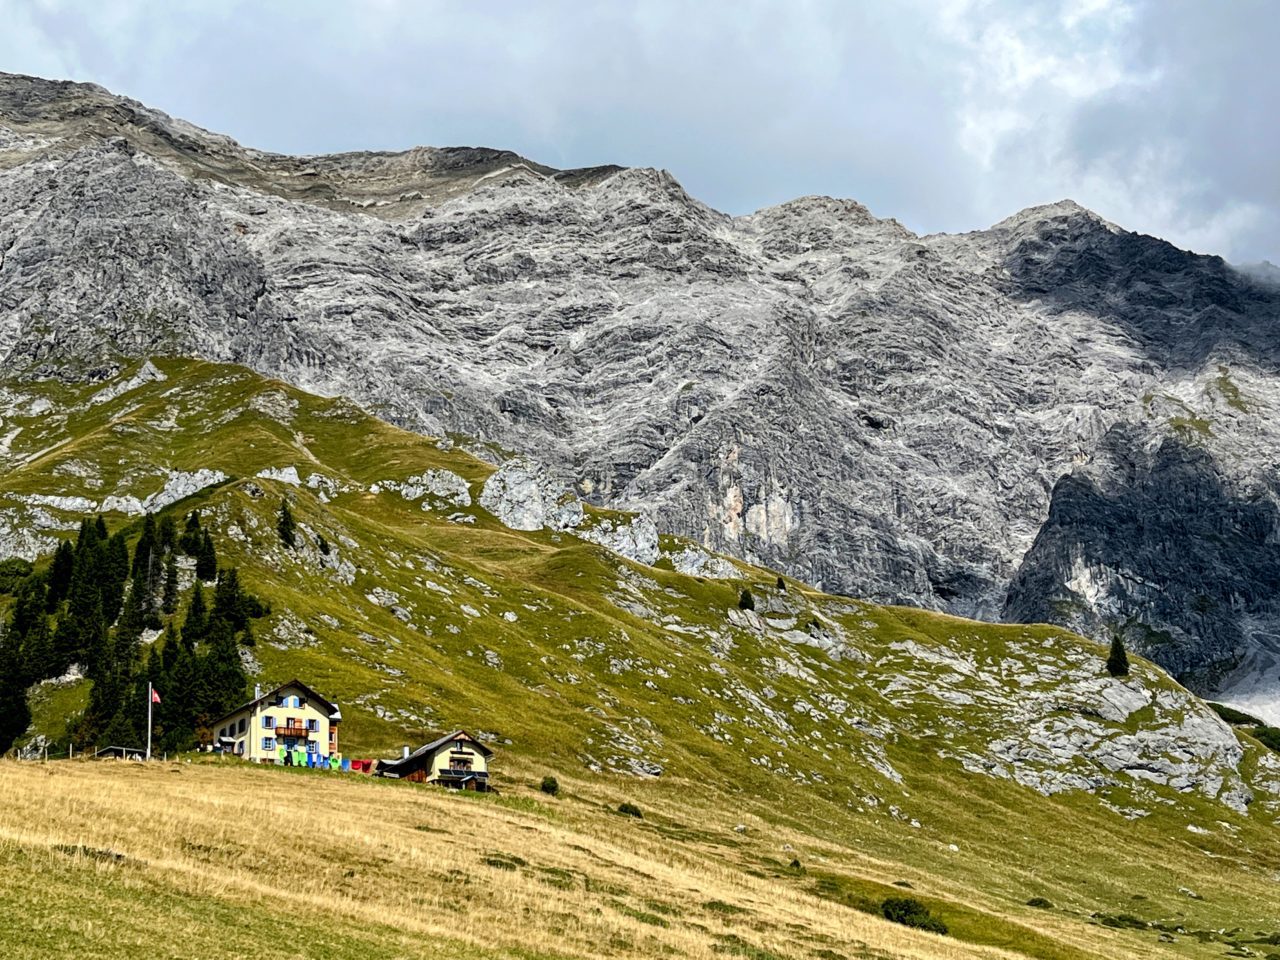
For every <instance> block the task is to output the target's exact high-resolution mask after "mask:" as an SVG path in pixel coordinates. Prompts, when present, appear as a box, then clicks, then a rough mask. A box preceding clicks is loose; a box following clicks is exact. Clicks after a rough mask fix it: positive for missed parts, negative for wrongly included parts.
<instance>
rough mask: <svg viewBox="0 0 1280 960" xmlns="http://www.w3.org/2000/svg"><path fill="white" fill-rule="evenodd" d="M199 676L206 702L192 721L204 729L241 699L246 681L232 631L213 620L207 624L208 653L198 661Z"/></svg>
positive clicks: (222, 622) (218, 621)
mask: <svg viewBox="0 0 1280 960" xmlns="http://www.w3.org/2000/svg"><path fill="white" fill-rule="evenodd" d="M200 672H201V673H202V674H203V678H202V679H203V683H202V687H203V690H202V691H201V693H202V694H203V696H204V697H205V698H206V699H205V701H204V703H203V704H202V705H201V706H202V708H203V709H202V710H201V712H200V714H199V715H198V716H197V717H196V725H197V727H200V726H206V725H208V724H209V723H210V722H212V721H213V720H214V719H216V718H217V717H218V716H219V715H220V714H222V713H224V712H226V711H227V710H230V709H232V708H234V707H235V706H236V705H237V704H239V703H240V702H241V701H242V700H243V699H244V690H245V686H246V684H247V683H248V677H247V675H246V674H245V671H244V663H243V662H242V661H241V659H240V650H239V647H238V645H237V644H236V637H235V631H233V630H232V629H231V624H229V623H227V622H226V621H225V620H215V621H213V622H212V623H211V624H210V630H209V641H208V650H207V651H206V653H205V655H204V656H203V657H202V658H201V671H200Z"/></svg>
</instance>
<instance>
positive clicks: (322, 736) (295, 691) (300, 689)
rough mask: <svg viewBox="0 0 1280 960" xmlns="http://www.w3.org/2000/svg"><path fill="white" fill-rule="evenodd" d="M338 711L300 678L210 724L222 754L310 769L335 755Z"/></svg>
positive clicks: (339, 720) (255, 698)
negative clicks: (319, 761) (291, 763)
mask: <svg viewBox="0 0 1280 960" xmlns="http://www.w3.org/2000/svg"><path fill="white" fill-rule="evenodd" d="M341 722H342V712H341V711H340V710H339V709H338V707H337V705H336V704H333V703H330V702H329V701H328V700H326V699H325V698H324V697H322V696H320V694H318V693H316V692H315V691H314V690H312V689H311V688H310V687H308V686H307V685H306V684H305V683H303V682H301V681H300V680H290V681H289V682H288V683H286V684H282V685H281V686H278V687H276V688H275V689H274V690H271V691H268V692H267V693H259V694H257V695H255V697H254V698H253V699H252V700H250V701H249V702H248V703H246V704H245V705H244V706H241V707H237V708H236V709H234V710H232V711H231V712H230V713H228V714H227V715H226V716H224V717H220V718H219V719H218V720H216V721H214V723H213V724H212V729H213V733H214V736H215V738H216V742H217V743H219V744H220V745H221V746H222V749H223V751H224V752H227V753H232V754H235V755H236V756H238V757H244V758H245V759H246V760H252V761H254V762H255V763H283V762H285V758H286V756H287V757H288V760H289V762H293V763H297V762H301V763H303V764H304V765H306V766H311V765H313V764H315V763H316V762H318V760H319V758H320V757H325V758H328V757H332V756H333V755H334V754H336V753H337V752H338V724H339V723H341Z"/></svg>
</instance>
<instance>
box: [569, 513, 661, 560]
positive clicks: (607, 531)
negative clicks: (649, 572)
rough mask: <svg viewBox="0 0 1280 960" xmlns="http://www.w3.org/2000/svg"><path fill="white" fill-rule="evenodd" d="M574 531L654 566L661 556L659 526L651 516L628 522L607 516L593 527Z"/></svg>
mask: <svg viewBox="0 0 1280 960" xmlns="http://www.w3.org/2000/svg"><path fill="white" fill-rule="evenodd" d="M575 533H577V535H578V536H579V537H581V538H582V539H584V540H590V541H591V542H592V543H598V544H600V546H602V547H605V548H606V549H608V550H612V551H613V552H614V553H616V554H618V555H619V556H622V557H626V558H627V559H629V560H635V561H636V562H637V563H643V564H648V565H650V566H652V564H653V563H654V561H655V560H657V559H658V528H657V527H656V526H654V523H653V521H652V520H650V519H649V518H648V517H643V516H641V517H632V518H631V520H630V521H628V522H627V523H622V522H615V521H614V520H611V519H609V518H608V517H606V518H604V519H603V520H601V521H600V522H599V523H597V524H595V525H594V526H591V527H582V528H579V529H578V530H576V531H575Z"/></svg>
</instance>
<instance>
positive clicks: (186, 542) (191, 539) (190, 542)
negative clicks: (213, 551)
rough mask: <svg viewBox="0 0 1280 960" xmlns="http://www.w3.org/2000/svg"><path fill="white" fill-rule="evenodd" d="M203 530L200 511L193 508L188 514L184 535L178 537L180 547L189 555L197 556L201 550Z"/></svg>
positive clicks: (183, 529)
mask: <svg viewBox="0 0 1280 960" xmlns="http://www.w3.org/2000/svg"><path fill="white" fill-rule="evenodd" d="M201 532H202V531H201V529H200V511H199V510H192V511H191V512H190V513H188V514H187V520H186V523H185V524H184V526H183V528H182V536H181V537H179V538H178V548H179V549H180V550H181V551H182V552H183V553H185V554H186V555H187V556H189V557H194V556H196V555H197V554H198V553H199V552H200V542H201V540H202V538H201V536H200V534H201Z"/></svg>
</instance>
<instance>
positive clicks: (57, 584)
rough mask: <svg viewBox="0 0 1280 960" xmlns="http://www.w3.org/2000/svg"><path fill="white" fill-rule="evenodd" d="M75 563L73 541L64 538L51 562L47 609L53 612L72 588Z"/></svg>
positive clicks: (46, 598)
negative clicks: (72, 573)
mask: <svg viewBox="0 0 1280 960" xmlns="http://www.w3.org/2000/svg"><path fill="white" fill-rule="evenodd" d="M74 565H75V551H74V550H73V549H72V547H71V541H69V540H63V541H62V542H61V543H60V544H58V549H57V550H56V551H55V552H54V554H53V562H52V563H50V564H49V591H48V593H47V594H46V597H45V600H46V609H47V610H48V611H49V612H50V613H52V612H53V611H54V610H56V609H57V607H58V604H59V603H61V602H62V601H63V600H65V599H66V597H67V591H68V590H69V589H70V588H71V572H72V569H73V568H74Z"/></svg>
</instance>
